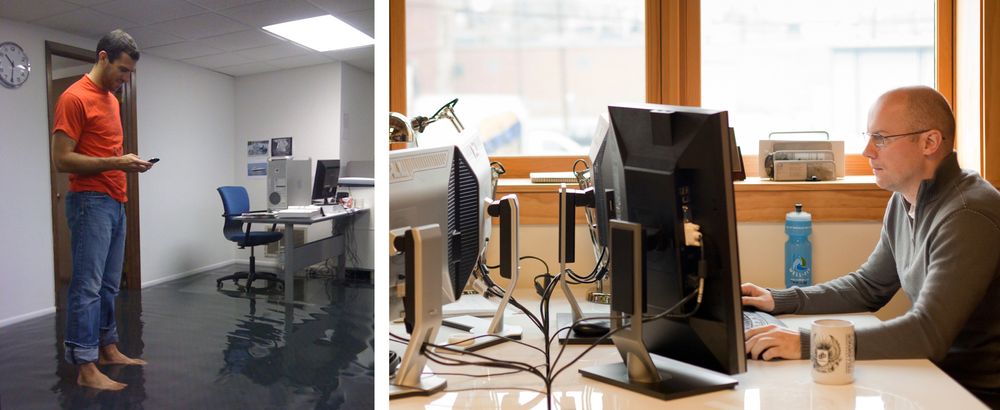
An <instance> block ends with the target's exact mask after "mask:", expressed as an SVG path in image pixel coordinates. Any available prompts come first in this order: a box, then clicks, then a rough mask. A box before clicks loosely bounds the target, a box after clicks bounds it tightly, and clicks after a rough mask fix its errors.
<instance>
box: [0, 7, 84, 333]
mask: <svg viewBox="0 0 1000 410" xmlns="http://www.w3.org/2000/svg"><path fill="white" fill-rule="evenodd" d="M0 39H3V41H13V42H15V43H18V44H20V45H21V47H23V48H24V51H25V52H26V53H27V54H28V59H29V60H30V61H31V65H32V72H31V74H30V76H29V77H28V81H27V82H26V83H25V84H24V85H23V86H21V88H18V89H15V90H8V89H6V88H0V124H3V126H2V127H0V175H5V176H6V178H4V183H3V186H4V192H5V193H6V195H4V197H5V198H7V201H6V204H5V205H4V207H3V208H4V209H5V210H7V212H8V215H9V217H8V218H7V221H6V223H5V226H4V230H5V231H6V232H7V234H6V235H0V252H2V255H3V256H4V257H3V261H4V263H3V265H2V266H3V267H2V268H0V270H2V271H0V325H2V324H5V323H8V322H11V321H15V320H18V319H19V318H21V319H23V318H27V317H31V316H32V315H36V314H38V313H45V312H50V311H53V308H54V305H55V291H54V281H53V269H54V268H53V259H52V208H51V206H50V203H51V199H50V194H49V192H50V186H51V183H50V181H49V137H48V136H49V131H48V128H49V127H48V121H49V120H48V108H47V107H48V105H47V95H46V93H47V91H46V84H45V41H46V40H52V41H58V42H60V43H64V44H69V45H74V46H80V47H88V48H89V45H90V44H92V42H91V41H90V40H87V39H84V38H81V37H78V36H73V35H69V34H65V33H59V32H56V31H53V30H49V29H43V28H40V27H35V26H31V25H27V24H24V23H19V22H16V21H12V20H6V19H2V18H0Z"/></svg>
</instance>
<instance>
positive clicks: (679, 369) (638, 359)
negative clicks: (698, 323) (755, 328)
mask: <svg viewBox="0 0 1000 410" xmlns="http://www.w3.org/2000/svg"><path fill="white" fill-rule="evenodd" d="M608 231H609V232H608V233H609V238H610V242H611V244H610V245H611V246H610V250H611V252H612V254H611V264H612V266H611V271H612V272H617V273H618V274H619V275H621V276H619V277H618V279H617V280H616V277H615V276H612V281H613V282H612V285H611V286H612V288H613V289H615V296H616V297H618V298H620V299H619V300H625V301H626V302H631V303H630V305H631V306H630V308H627V307H625V306H623V305H624V304H625V303H621V302H619V303H620V304H618V305H616V304H615V301H612V307H611V308H612V310H613V311H616V312H618V313H620V314H622V315H623V316H624V315H625V314H628V315H629V317H630V318H631V319H632V323H631V324H630V325H629V326H626V327H625V328H624V329H621V330H619V331H618V332H617V333H615V334H614V335H612V336H611V339H612V340H613V341H614V344H615V347H616V348H618V353H619V354H621V356H622V361H621V362H618V363H611V364H605V365H598V366H591V367H586V368H583V369H580V373H582V374H583V376H584V377H588V378H591V379H595V380H599V381H602V382H605V383H608V384H612V385H615V386H618V387H621V388H625V389H629V390H632V391H634V392H637V393H642V394H645V395H647V396H652V397H656V398H659V399H662V400H671V399H677V398H681V397H687V396H693V395H697V394H702V393H708V392H712V391H717V390H725V389H731V388H733V387H735V386H736V384H737V381H736V379H733V378H731V377H729V376H727V375H724V374H722V373H718V372H714V371H711V370H708V369H703V368H701V367H697V366H693V365H690V364H687V363H683V362H679V361H677V360H673V359H669V358H666V357H662V356H658V355H655V354H651V353H649V350H648V349H646V344H645V342H644V341H643V339H642V317H643V310H644V309H643V308H644V307H645V306H644V302H645V301H644V300H643V299H644V298H643V297H642V295H643V294H644V293H643V292H644V289H643V285H644V281H643V277H642V273H643V266H642V252H643V251H644V248H643V245H642V243H643V241H642V235H643V232H642V225H639V224H635V223H631V222H624V221H619V220H617V219H613V220H611V223H610V224H609V230H608ZM628 256H631V257H628ZM626 272H632V275H627V273H626ZM622 274H625V275H622ZM616 284H617V285H619V286H615V285H616Z"/></svg>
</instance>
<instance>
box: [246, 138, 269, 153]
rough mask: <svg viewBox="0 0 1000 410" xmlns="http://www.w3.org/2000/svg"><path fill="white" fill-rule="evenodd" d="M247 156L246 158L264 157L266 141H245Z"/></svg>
mask: <svg viewBox="0 0 1000 410" xmlns="http://www.w3.org/2000/svg"><path fill="white" fill-rule="evenodd" d="M247 156H248V157H266V156H267V140H260V141H247Z"/></svg>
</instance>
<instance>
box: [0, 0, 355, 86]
mask: <svg viewBox="0 0 1000 410" xmlns="http://www.w3.org/2000/svg"><path fill="white" fill-rule="evenodd" d="M325 14H332V15H334V16H336V17H337V18H339V19H341V20H343V21H344V22H346V23H348V24H350V25H352V26H354V27H355V28H357V29H358V30H361V31H362V32H363V33H365V34H367V35H369V36H372V37H373V38H374V37H375V34H374V33H375V10H374V1H373V0H0V17H4V18H8V19H11V20H18V21H23V22H27V23H31V24H35V25H39V26H45V27H49V28H53V29H56V30H60V31H65V32H68V33H73V34H77V35H80V36H83V37H88V38H93V39H94V42H95V45H96V42H97V40H98V39H100V37H101V36H102V35H104V33H107V32H109V31H111V30H114V29H116V28H120V29H123V30H125V31H126V32H128V33H129V34H131V35H132V37H133V38H135V41H136V43H138V45H139V50H140V52H141V53H143V54H146V53H148V54H152V55H155V56H158V57H163V58H168V59H171V60H179V61H183V62H186V63H190V64H194V65H197V66H200V67H204V68H207V69H210V70H214V71H218V72H220V73H225V74H229V75H232V76H241V75H248V74H257V73H264V72H269V71H276V70H280V69H284V68H295V67H304V66H310V65H316V64H322V63H328V62H332V61H342V62H344V63H347V64H350V65H353V66H355V67H358V68H360V69H362V70H365V71H368V72H373V71H374V70H375V68H374V66H375V62H374V60H375V52H374V47H373V46H366V47H359V48H354V49H349V50H338V51H328V52H323V53H321V52H318V51H314V50H311V49H309V48H306V47H302V46H300V45H297V44H295V43H293V42H291V41H288V40H285V39H283V38H281V37H278V36H275V35H273V34H270V33H268V32H266V31H264V30H263V29H262V28H261V27H263V26H266V25H270V24H275V23H283V22H286V21H291V20H298V19H303V18H308V17H316V16H321V15H325ZM140 61H141V60H140Z"/></svg>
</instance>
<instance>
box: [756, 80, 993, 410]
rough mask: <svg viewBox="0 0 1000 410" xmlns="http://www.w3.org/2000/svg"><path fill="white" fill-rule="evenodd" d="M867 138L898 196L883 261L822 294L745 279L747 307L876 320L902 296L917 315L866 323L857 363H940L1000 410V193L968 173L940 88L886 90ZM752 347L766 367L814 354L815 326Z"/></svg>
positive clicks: (881, 179)
mask: <svg viewBox="0 0 1000 410" xmlns="http://www.w3.org/2000/svg"><path fill="white" fill-rule="evenodd" d="M866 136H867V137H868V141H867V142H868V145H867V146H866V147H865V150H864V153H863V154H864V156H865V157H867V158H868V161H869V163H870V165H871V167H872V170H873V171H874V174H875V181H876V183H877V184H878V186H879V187H880V188H882V189H886V190H889V191H892V192H894V194H893V195H892V197H891V198H890V200H889V203H888V206H887V207H886V211H885V219H884V221H883V225H882V233H881V237H880V238H879V242H878V244H877V245H876V246H875V250H874V251H873V252H872V254H871V256H869V258H868V260H867V261H866V262H865V263H864V264H862V265H861V267H860V268H859V269H858V270H857V271H855V272H852V273H849V274H847V275H845V276H843V277H840V278H837V279H834V280H832V281H829V282H826V283H823V284H819V285H816V286H809V287H805V288H797V287H793V288H791V289H780V290H779V289H765V288H762V287H760V286H757V285H754V284H752V283H745V284H743V285H742V287H741V290H742V294H743V304H744V305H745V306H752V307H754V308H757V309H759V310H762V311H766V312H772V313H774V314H782V313H796V314H823V313H848V312H860V311H869V312H874V311H876V310H878V309H879V308H881V307H882V306H884V305H885V304H886V303H888V302H889V300H890V299H891V298H892V296H893V295H894V294H895V293H896V292H897V291H898V290H899V289H902V290H903V291H904V292H906V295H907V296H908V297H909V298H910V300H911V301H912V302H913V305H912V307H910V309H909V310H908V311H907V312H906V313H905V314H903V315H902V316H899V317H896V318H893V319H891V320H888V321H885V322H882V323H881V324H879V325H876V326H867V327H858V328H857V329H856V332H857V345H856V348H857V352H856V356H857V358H858V359H859V360H865V359H908V358H927V359H930V360H932V361H933V362H934V363H935V364H937V365H938V366H939V367H940V368H941V369H942V370H944V371H945V372H946V373H948V374H949V375H950V376H951V377H952V378H954V379H955V380H957V381H958V382H959V383H961V384H962V385H963V386H965V387H966V388H968V389H969V390H970V391H971V392H972V393H973V394H975V395H976V396H977V397H978V398H979V399H980V400H983V401H984V402H986V404H987V405H989V406H991V407H1000V303H997V300H1000V252H998V251H997V249H998V248H997V246H998V245H997V244H1000V193H998V192H997V190H996V188H994V187H993V186H992V185H991V184H990V183H988V182H986V181H984V180H983V179H982V178H981V177H980V176H979V175H977V174H975V173H974V172H971V171H963V170H962V169H960V168H959V166H958V159H957V157H956V155H955V153H954V152H952V149H953V147H954V141H955V118H954V116H953V114H952V111H951V108H950V107H949V105H948V102H947V100H945V99H944V97H943V96H942V95H941V94H939V93H938V92H937V91H935V90H934V89H932V88H929V87H905V88H899V89H895V90H892V91H889V92H887V93H885V94H883V95H882V96H881V97H879V99H878V100H877V101H876V102H875V104H874V105H873V106H872V108H871V110H870V111H869V115H868V132H867V133H866ZM746 350H747V352H748V353H749V354H750V355H751V357H752V358H755V359H763V360H770V359H774V358H785V359H806V358H809V334H808V329H800V330H792V329H787V328H783V327H779V326H775V325H767V326H763V327H757V328H753V329H750V330H748V331H747V332H746Z"/></svg>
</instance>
